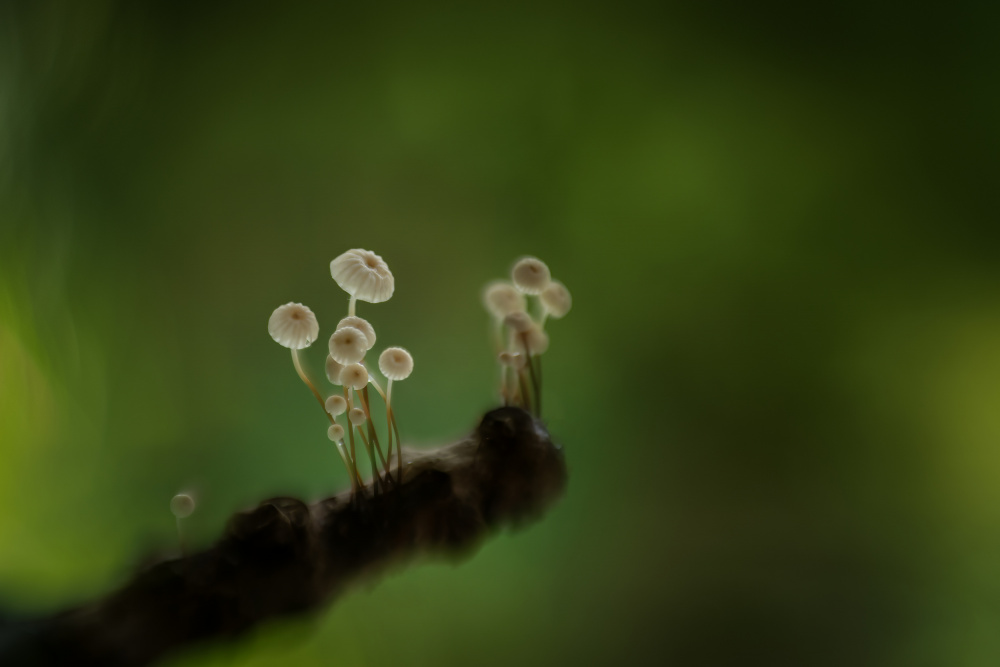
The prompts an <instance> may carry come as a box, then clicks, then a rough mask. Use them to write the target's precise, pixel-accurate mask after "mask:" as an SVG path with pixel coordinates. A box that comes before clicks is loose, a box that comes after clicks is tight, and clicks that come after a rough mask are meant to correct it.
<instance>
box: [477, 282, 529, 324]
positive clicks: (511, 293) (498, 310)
mask: <svg viewBox="0 0 1000 667" xmlns="http://www.w3.org/2000/svg"><path fill="white" fill-rule="evenodd" d="M483 305H484V306H486V309H487V310H488V311H490V314H492V315H493V317H495V318H497V319H498V320H502V319H503V318H504V317H506V316H507V315H510V314H511V313H514V312H518V311H523V310H524V309H525V308H526V304H525V302H524V295H523V294H522V293H521V292H519V291H518V289H517V288H516V287H514V286H513V285H511V284H510V283H508V282H505V281H503V280H496V281H494V282H492V283H490V284H489V285H487V286H486V289H484V290H483Z"/></svg>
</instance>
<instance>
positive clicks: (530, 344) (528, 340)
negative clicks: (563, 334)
mask: <svg viewBox="0 0 1000 667" xmlns="http://www.w3.org/2000/svg"><path fill="white" fill-rule="evenodd" d="M514 347H515V348H516V349H517V351H518V352H520V353H521V354H523V355H528V354H544V353H545V351H546V350H548V349H549V336H548V334H546V333H545V332H544V331H542V330H541V329H540V328H538V327H537V326H533V327H531V328H530V329H528V330H527V331H522V332H519V333H518V334H517V335H516V336H514Z"/></svg>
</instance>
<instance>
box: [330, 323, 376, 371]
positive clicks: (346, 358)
mask: <svg viewBox="0 0 1000 667" xmlns="http://www.w3.org/2000/svg"><path fill="white" fill-rule="evenodd" d="M367 345H368V338H366V337H365V333H364V332H363V331H362V330H361V329H357V328H355V327H344V328H343V329H337V330H336V331H334V332H333V335H332V336H330V356H331V357H333V359H334V361H336V362H338V363H341V364H356V363H358V362H359V361H361V360H362V359H364V358H365V352H367V351H368V347H367Z"/></svg>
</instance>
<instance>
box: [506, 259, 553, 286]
mask: <svg viewBox="0 0 1000 667" xmlns="http://www.w3.org/2000/svg"><path fill="white" fill-rule="evenodd" d="M510 274H511V277H512V278H513V279H514V286H515V287H517V289H519V290H521V291H522V292H524V293H525V294H539V293H541V291H542V290H543V289H545V288H546V286H548V284H549V281H550V280H552V274H551V273H549V267H548V266H546V265H545V262H543V261H542V260H540V259H538V258H537V257H523V258H521V259H519V260H518V261H517V263H516V264H514V268H513V269H511V272H510Z"/></svg>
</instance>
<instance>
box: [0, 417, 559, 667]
mask: <svg viewBox="0 0 1000 667" xmlns="http://www.w3.org/2000/svg"><path fill="white" fill-rule="evenodd" d="M565 482H566V467H565V463H564V459H563V454H562V451H561V449H560V448H559V447H558V446H556V445H555V444H553V443H552V441H551V439H550V438H549V435H548V432H547V431H546V430H545V427H544V426H543V425H542V423H541V422H540V421H538V420H536V419H534V418H533V417H532V416H531V415H529V414H528V413H527V412H525V411H524V410H521V409H520V408H515V407H505V408H499V409H496V410H493V411H492V412H489V413H487V414H486V415H485V416H484V417H483V419H482V422H481V423H480V424H479V427H478V428H477V429H476V432H475V433H473V434H472V435H471V436H469V437H468V438H466V439H465V440H462V441H460V442H457V443H455V444H453V445H449V446H447V447H442V448H440V449H436V450H430V451H421V452H408V463H407V464H406V466H405V475H404V484H403V485H402V486H401V487H400V488H398V489H393V490H391V491H390V492H389V493H387V494H384V495H379V496H375V497H372V496H371V495H365V496H362V497H358V498H355V499H353V500H352V498H351V495H350V493H342V494H340V495H337V496H333V497H331V498H326V499H324V500H320V501H318V502H315V503H313V504H311V505H307V504H306V503H304V502H302V501H301V500H298V499H295V498H272V499H270V500H265V501H264V502H262V503H260V504H259V505H258V506H257V507H255V508H253V509H251V510H248V511H244V512H240V513H238V514H236V515H234V516H233V517H232V518H231V519H230V520H229V523H228V526H227V528H226V531H225V533H224V535H223V536H222V538H221V539H220V540H219V541H218V542H217V543H216V544H215V546H214V547H212V548H211V549H208V550H207V551H204V552H201V553H197V554H194V555H191V556H188V557H185V558H179V559H175V560H169V561H164V562H160V563H158V564H156V565H153V566H152V567H150V568H148V569H146V570H144V571H143V572H141V573H139V574H138V575H136V576H135V578H134V579H132V580H131V581H130V582H128V583H127V584H126V585H125V586H124V587H123V588H121V589H120V590H118V591H116V592H114V593H112V594H111V595H109V596H107V597H106V598H103V599H101V600H98V601H95V602H93V603H91V604H87V605H85V606H82V607H79V608H77V609H73V610H70V611H67V612H64V613H61V614H59V615H56V616H52V617H49V618H46V619H42V620H37V621H32V622H25V623H21V624H18V625H17V626H13V625H11V626H7V628H6V638H5V639H4V638H3V635H2V634H0V664H3V665H19V664H24V665H63V664H65V665H89V664H97V665H115V666H121V667H125V666H134V665H147V664H150V663H152V662H154V661H156V660H158V659H159V658H161V657H163V656H165V655H167V654H170V653H172V652H174V651H175V650H177V649H180V648H182V647H185V646H189V645H191V644H195V643H198V642H204V641H209V640H224V639H230V638H234V637H238V636H240V635H241V634H242V633H244V632H246V631H247V630H249V629H250V628H252V627H254V626H255V625H257V624H258V623H260V622H262V621H265V620H267V619H271V618H276V617H281V616H288V615H293V614H300V613H303V612H307V611H309V610H313V609H317V608H319V607H322V606H324V605H326V604H328V603H329V602H330V601H331V600H332V599H333V598H335V597H336V595H337V594H338V593H340V592H341V591H342V590H343V589H344V588H345V587H347V586H350V585H351V584H352V583H355V582H357V581H358V580H359V579H364V578H365V577H367V576H370V575H372V574H374V573H377V572H378V571H380V570H382V569H384V568H386V567H387V566H389V565H391V564H394V563H399V562H403V561H406V560H409V559H412V558H414V557H415V556H420V555H433V556H445V557H461V556H465V555H467V554H469V553H470V551H471V550H472V549H474V548H475V547H476V546H477V545H478V544H479V543H480V542H481V540H482V539H483V538H484V537H486V536H487V535H488V534H490V533H491V532H492V531H494V530H496V529H498V528H500V527H503V526H508V525H517V524H519V523H522V522H524V521H526V520H529V519H531V518H534V517H536V516H538V515H539V514H540V513H541V512H542V511H543V510H544V509H545V508H546V507H547V506H548V505H549V504H550V503H551V502H553V501H554V500H555V499H557V498H558V497H559V495H560V494H561V493H562V490H563V487H564V486H565Z"/></svg>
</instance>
